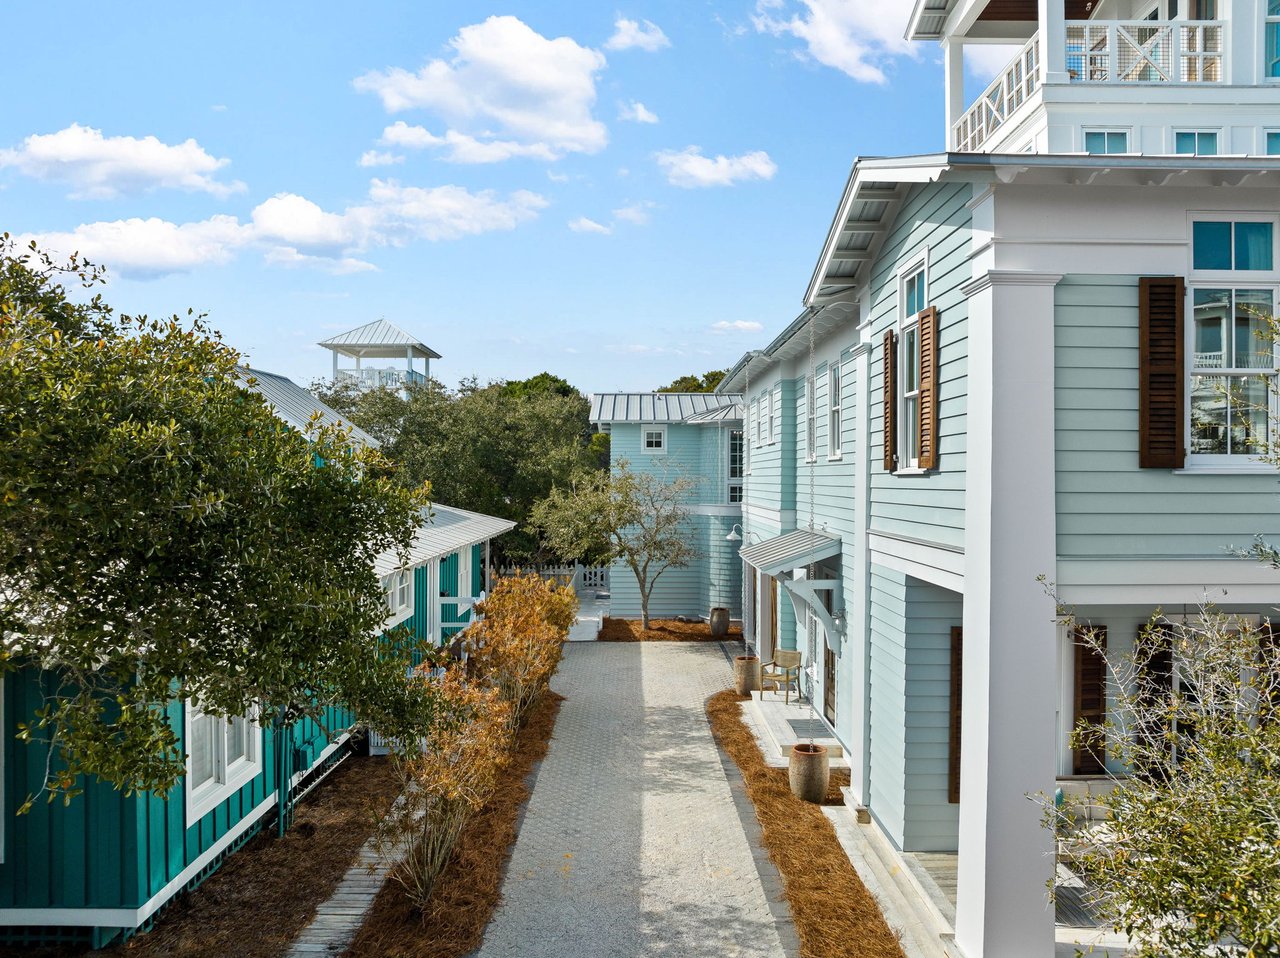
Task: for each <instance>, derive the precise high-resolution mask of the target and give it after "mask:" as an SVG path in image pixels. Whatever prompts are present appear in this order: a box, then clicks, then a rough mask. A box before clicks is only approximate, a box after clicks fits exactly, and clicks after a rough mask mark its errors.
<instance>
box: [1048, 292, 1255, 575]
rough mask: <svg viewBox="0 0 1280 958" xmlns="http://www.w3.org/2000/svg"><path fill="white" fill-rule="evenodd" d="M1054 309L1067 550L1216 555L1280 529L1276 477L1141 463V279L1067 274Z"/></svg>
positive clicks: (1061, 546) (1062, 531) (1061, 522)
mask: <svg viewBox="0 0 1280 958" xmlns="http://www.w3.org/2000/svg"><path fill="white" fill-rule="evenodd" d="M1054 313H1055V331H1054V360H1055V373H1054V375H1055V383H1054V386H1055V388H1054V394H1055V405H1056V413H1055V422H1056V429H1055V445H1056V457H1057V462H1056V468H1057V510H1058V554H1059V555H1060V556H1062V557H1064V558H1084V557H1102V558H1111V557H1115V558H1130V557H1159V558H1177V557H1205V558H1220V557H1222V556H1224V555H1226V554H1227V549H1228V548H1229V547H1230V546H1232V545H1234V546H1247V545H1248V544H1249V543H1250V541H1251V540H1252V537H1253V535H1254V534H1255V533H1259V532H1260V533H1264V534H1267V535H1269V536H1273V535H1277V534H1280V499H1278V498H1277V496H1276V491H1277V487H1276V478H1275V476H1274V475H1257V476H1248V475H1241V476H1224V475H1217V476H1214V475H1175V474H1174V473H1173V472H1172V471H1170V470H1167V469H1140V468H1139V467H1138V277H1136V276H1068V277H1066V278H1065V279H1063V280H1062V282H1061V283H1059V284H1058V287H1057V290H1056V292H1055V310H1054Z"/></svg>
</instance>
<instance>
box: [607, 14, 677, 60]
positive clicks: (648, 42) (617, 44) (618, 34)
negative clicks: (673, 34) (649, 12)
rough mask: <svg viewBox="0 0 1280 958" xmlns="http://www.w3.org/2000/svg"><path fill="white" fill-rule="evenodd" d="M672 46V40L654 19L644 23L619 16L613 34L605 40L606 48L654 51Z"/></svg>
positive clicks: (614, 24)
mask: <svg viewBox="0 0 1280 958" xmlns="http://www.w3.org/2000/svg"><path fill="white" fill-rule="evenodd" d="M669 46H671V41H670V40H668V39H667V35H666V34H665V33H663V32H662V28H661V27H659V26H658V25H657V24H656V23H654V22H653V21H652V20H645V21H644V22H643V23H641V22H638V21H636V20H628V19H627V18H626V17H618V19H617V20H615V21H614V23H613V36H611V37H610V38H609V39H608V40H606V41H605V42H604V48H605V49H606V50H630V49H632V48H635V49H639V50H644V51H646V52H648V53H653V52H654V51H656V50H661V49H662V48H663V47H669Z"/></svg>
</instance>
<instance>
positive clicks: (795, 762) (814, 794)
mask: <svg viewBox="0 0 1280 958" xmlns="http://www.w3.org/2000/svg"><path fill="white" fill-rule="evenodd" d="M788 771H789V772H790V775H789V777H790V779H791V794H792V795H794V796H796V798H801V799H804V800H805V801H806V802H813V804H815V805H820V804H822V800H823V799H824V798H826V796H827V785H828V784H829V783H830V782H831V765H830V760H829V758H828V756H827V747H826V746H825V745H816V744H814V745H811V744H809V743H808V742H800V743H798V744H796V745H793V746H791V761H790V763H789V769H788Z"/></svg>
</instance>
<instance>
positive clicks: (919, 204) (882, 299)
mask: <svg viewBox="0 0 1280 958" xmlns="http://www.w3.org/2000/svg"><path fill="white" fill-rule="evenodd" d="M971 196H972V187H970V186H969V185H967V184H941V185H939V184H931V185H928V186H922V187H917V188H916V189H915V190H914V191H913V192H912V193H911V194H910V196H909V197H908V199H907V202H906V203H904V204H903V208H902V210H901V212H900V213H899V215H898V217H897V220H896V223H895V226H894V227H893V229H892V230H891V231H890V233H889V235H888V237H887V238H886V240H885V245H884V246H883V248H882V249H881V251H880V254H879V257H878V259H877V263H876V268H875V270H874V272H873V276H872V294H871V300H872V302H871V309H870V317H871V324H872V342H873V352H872V363H871V376H872V381H871V382H870V383H869V384H868V389H869V395H868V397H867V398H868V400H869V402H870V404H871V446H872V449H871V450H869V454H870V455H871V456H872V463H871V529H872V531H875V532H886V533H890V534H896V535H904V536H909V537H911V538H915V539H922V540H925V541H927V542H936V543H939V544H942V545H947V546H963V545H964V490H965V450H966V442H965V429H966V424H965V422H966V410H967V395H968V384H967V377H968V303H967V301H966V298H965V296H964V294H963V293H962V292H961V291H960V287H961V286H962V285H963V284H964V283H966V282H968V280H969V279H970V278H972V269H971V267H970V264H969V254H970V248H969V247H970V234H971V220H972V217H971V214H970V211H969V209H968V207H967V205H966V204H967V203H968V202H969V199H970V197H971ZM926 247H928V250H929V272H928V301H929V303H930V304H931V305H934V306H936V307H937V308H938V311H939V326H940V330H939V350H938V358H939V388H940V397H939V403H938V415H939V423H938V436H939V444H938V449H939V468H938V469H936V470H932V471H930V473H929V474H928V475H923V476H896V475H892V474H890V473H887V472H885V470H884V466H883V454H882V450H883V448H884V435H883V432H884V430H883V429H882V424H883V422H884V415H883V414H884V409H883V402H882V396H883V381H884V380H883V376H884V350H883V348H882V345H881V343H882V340H883V338H884V332H885V330H887V329H890V328H895V327H896V324H897V322H898V310H899V306H898V271H899V269H901V268H906V267H908V266H909V265H910V264H911V262H913V261H914V260H915V258H916V257H917V256H918V255H919V254H920V252H921V251H922V250H923V249H925V248H926Z"/></svg>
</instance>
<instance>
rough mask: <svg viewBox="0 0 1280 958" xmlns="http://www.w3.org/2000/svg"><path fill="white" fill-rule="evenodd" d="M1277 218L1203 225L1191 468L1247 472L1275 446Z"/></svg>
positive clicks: (1279, 282) (1195, 268)
mask: <svg viewBox="0 0 1280 958" xmlns="http://www.w3.org/2000/svg"><path fill="white" fill-rule="evenodd" d="M1276 229H1277V218H1276V217H1274V216H1247V217H1243V216H1236V217H1231V218H1225V217H1222V216H1219V215H1213V216H1209V215H1206V216H1204V217H1197V218H1196V219H1194V220H1193V222H1192V226H1191V246H1192V251H1191V261H1192V270H1191V277H1190V282H1189V283H1188V286H1189V287H1190V289H1189V293H1188V296H1189V299H1190V314H1191V322H1189V323H1188V324H1187V326H1188V331H1187V336H1188V338H1189V339H1190V343H1189V344H1188V346H1189V348H1188V354H1189V363H1188V365H1189V367H1190V383H1189V390H1188V396H1189V402H1188V403H1187V406H1188V416H1189V419H1190V429H1189V431H1188V435H1189V437H1190V450H1189V452H1190V456H1191V458H1190V460H1189V461H1190V462H1191V463H1192V464H1200V465H1205V464H1213V463H1215V462H1219V463H1222V464H1240V463H1243V462H1247V461H1248V459H1249V457H1256V456H1258V455H1260V454H1261V453H1262V452H1263V451H1264V447H1265V446H1266V445H1267V444H1268V442H1269V439H1270V423H1271V420H1272V406H1273V402H1272V395H1271V393H1272V390H1271V386H1272V383H1273V382H1274V380H1275V374H1276V348H1275V343H1274V340H1273V337H1272V335H1271V327H1270V322H1269V320H1270V317H1271V316H1273V315H1274V311H1275V305H1276V297H1277V291H1278V290H1280V271H1277V269H1276V263H1275V234H1276Z"/></svg>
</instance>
